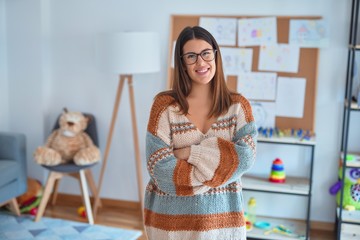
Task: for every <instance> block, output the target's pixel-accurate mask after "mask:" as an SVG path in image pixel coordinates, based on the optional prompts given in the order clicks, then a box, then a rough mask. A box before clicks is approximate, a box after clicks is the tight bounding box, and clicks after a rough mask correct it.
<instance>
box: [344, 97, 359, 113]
mask: <svg viewBox="0 0 360 240" xmlns="http://www.w3.org/2000/svg"><path fill="white" fill-rule="evenodd" d="M347 106H348V102H347V100H346V99H345V107H347ZM350 109H351V110H354V111H360V107H359V105H358V104H357V102H355V101H351V104H350Z"/></svg>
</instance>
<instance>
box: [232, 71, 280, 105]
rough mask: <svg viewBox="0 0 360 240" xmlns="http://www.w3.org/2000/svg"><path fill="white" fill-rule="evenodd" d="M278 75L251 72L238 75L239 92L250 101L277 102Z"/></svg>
mask: <svg viewBox="0 0 360 240" xmlns="http://www.w3.org/2000/svg"><path fill="white" fill-rule="evenodd" d="M276 77H277V74H276V73H265V72H249V73H240V74H238V84H237V91H238V92H239V93H241V94H243V95H244V96H245V97H246V98H248V99H249V100H271V101H273V100H275V97H276Z"/></svg>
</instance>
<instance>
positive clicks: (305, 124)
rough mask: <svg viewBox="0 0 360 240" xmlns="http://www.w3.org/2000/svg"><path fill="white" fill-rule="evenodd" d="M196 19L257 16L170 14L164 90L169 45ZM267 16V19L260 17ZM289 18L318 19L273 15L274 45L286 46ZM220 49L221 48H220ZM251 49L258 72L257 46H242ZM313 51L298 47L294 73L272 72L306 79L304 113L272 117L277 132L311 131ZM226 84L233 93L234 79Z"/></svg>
mask: <svg viewBox="0 0 360 240" xmlns="http://www.w3.org/2000/svg"><path fill="white" fill-rule="evenodd" d="M200 17H217V18H237V19H241V18H254V17H260V16H220V15H172V16H171V24H170V27H171V29H170V39H169V59H168V80H167V87H168V88H169V87H170V86H171V81H172V78H173V74H174V72H173V68H172V67H171V63H172V57H173V56H172V54H173V42H174V41H176V39H177V37H178V35H179V34H180V32H181V31H182V29H183V28H184V27H186V26H196V25H199V19H200ZM261 17H267V16H261ZM291 19H321V17H320V16H294V17H292V16H277V17H276V20H277V42H278V43H288V39H289V25H290V20H291ZM220 47H221V45H220ZM246 48H252V49H253V60H252V69H251V71H253V72H261V71H260V70H258V62H259V61H258V60H259V49H260V48H259V46H253V47H246ZM318 51H319V50H318V49H317V48H300V59H299V68H298V72H296V73H288V72H276V73H277V75H278V77H299V78H305V79H306V88H305V103H304V114H303V117H302V118H291V117H276V119H275V125H276V127H278V128H280V129H287V128H294V129H299V128H301V129H304V130H311V131H314V130H315V102H316V86H317V84H316V82H317V64H318ZM227 84H228V86H229V88H230V89H232V90H236V88H237V77H236V76H229V77H228V79H227Z"/></svg>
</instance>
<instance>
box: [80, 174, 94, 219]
mask: <svg viewBox="0 0 360 240" xmlns="http://www.w3.org/2000/svg"><path fill="white" fill-rule="evenodd" d="M79 174H80V183H81V191H82V196H83V200H84V204H85V208H86V216H87V218H88V221H89V224H90V225H93V224H94V217H93V213H92V209H91V204H90V198H89V191H88V186H87V184H86V177H85V171H84V170H80V172H79Z"/></svg>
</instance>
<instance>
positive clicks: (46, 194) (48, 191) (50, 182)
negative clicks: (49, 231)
mask: <svg viewBox="0 0 360 240" xmlns="http://www.w3.org/2000/svg"><path fill="white" fill-rule="evenodd" d="M62 176H63V174H62V173H58V172H50V174H49V177H48V179H47V181H46V185H45V189H44V192H43V196H42V198H41V202H40V205H39V208H38V212H37V214H36V217H35V222H38V221H39V220H40V219H41V217H42V216H43V215H44V212H45V207H46V205H47V202H48V200H49V197H50V194H51V191H52V189H53V187H54V183H55V181H56V180H57V179H60V178H61V177H62Z"/></svg>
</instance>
